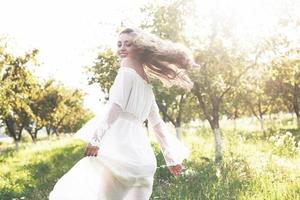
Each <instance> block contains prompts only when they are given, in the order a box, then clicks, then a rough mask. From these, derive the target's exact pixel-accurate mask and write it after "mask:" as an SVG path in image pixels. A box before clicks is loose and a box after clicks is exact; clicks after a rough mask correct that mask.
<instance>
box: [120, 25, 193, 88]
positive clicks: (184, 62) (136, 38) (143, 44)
mask: <svg viewBox="0 0 300 200" xmlns="http://www.w3.org/2000/svg"><path fill="white" fill-rule="evenodd" d="M121 34H129V35H132V36H133V41H132V45H133V47H135V49H136V50H137V53H138V54H139V57H140V60H141V61H142V64H143V66H144V67H145V72H146V74H147V75H148V76H150V77H154V78H158V79H159V80H160V81H161V82H162V83H163V85H164V86H166V87H171V86H173V85H176V86H178V87H181V88H183V89H185V90H188V91H190V90H191V89H192V88H193V82H192V81H191V80H190V78H189V76H188V74H187V70H189V69H191V68H193V67H199V65H198V64H196V63H195V62H194V59H193V57H192V56H191V55H192V54H191V52H190V51H189V50H188V49H187V48H186V47H184V46H183V45H180V44H178V43H174V42H171V41H168V40H162V39H160V38H159V37H157V36H155V35H153V34H150V33H146V32H144V31H142V30H139V29H132V28H126V29H124V30H123V31H121V32H120V35H121Z"/></svg>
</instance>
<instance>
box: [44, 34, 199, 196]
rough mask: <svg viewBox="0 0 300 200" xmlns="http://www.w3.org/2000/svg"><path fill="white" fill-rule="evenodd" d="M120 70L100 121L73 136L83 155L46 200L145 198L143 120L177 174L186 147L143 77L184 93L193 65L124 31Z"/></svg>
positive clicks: (151, 159)
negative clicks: (78, 140)
mask: <svg viewBox="0 0 300 200" xmlns="http://www.w3.org/2000/svg"><path fill="white" fill-rule="evenodd" d="M117 54H118V56H119V57H120V66H121V67H120V68H119V70H118V74H117V76H116V78H115V80H114V83H113V85H112V87H111V89H110V94H109V102H108V104H106V108H107V110H106V112H105V114H104V117H95V118H94V119H92V120H91V121H89V122H88V123H87V124H86V125H85V126H84V127H83V128H81V129H80V130H79V131H78V132H77V133H76V136H77V137H78V138H81V139H83V140H85V141H87V142H88V144H87V146H86V149H85V155H86V157H84V158H82V159H81V160H80V161H79V162H77V163H76V164H75V165H74V166H73V167H72V168H71V169H70V170H69V171H68V172H67V173H66V174H65V175H64V176H63V177H62V178H60V179H59V180H58V182H57V183H56V185H55V186H54V188H53V191H52V192H51V193H50V195H49V199H50V200H147V199H149V198H150V196H151V193H152V185H153V177H154V173H155V171H156V168H157V163H156V158H155V155H154V152H153V150H152V148H151V144H150V141H149V138H148V137H147V135H146V134H145V133H144V129H143V122H144V121H145V120H146V119H148V121H149V122H150V124H151V125H152V127H153V130H154V134H155V137H156V139H157V141H158V143H159V145H160V147H161V150H162V153H163V155H164V158H165V161H166V164H167V166H168V168H169V170H170V172H171V173H172V174H174V175H177V176H178V175H180V173H181V171H182V167H183V166H182V161H183V160H184V159H185V158H187V156H188V153H189V151H188V149H187V147H186V146H185V145H184V144H183V143H181V142H180V141H179V140H178V139H177V138H176V137H175V136H173V135H172V134H170V133H169V132H168V129H167V128H166V125H165V123H164V121H162V119H161V117H160V115H159V109H158V106H157V104H156V101H155V96H154V93H153V89H152V85H151V84H150V82H149V78H148V77H150V76H151V77H156V78H158V79H160V80H161V81H162V82H163V83H164V85H166V86H168V87H169V86H172V85H177V86H179V87H182V88H185V89H187V90H189V89H191V88H192V86H193V83H192V82H191V81H190V79H189V77H188V76H187V74H186V70H188V69H190V68H191V67H193V66H197V64H195V63H194V61H193V59H192V57H191V56H190V53H189V52H188V50H187V49H185V48H184V47H183V46H180V45H178V44H174V43H172V42H169V41H165V40H161V39H159V38H158V37H155V36H154V35H151V34H147V33H145V32H142V31H140V30H134V29H130V28H127V29H125V30H123V31H122V32H121V33H120V35H119V41H118V51H117Z"/></svg>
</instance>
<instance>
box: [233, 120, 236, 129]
mask: <svg viewBox="0 0 300 200" xmlns="http://www.w3.org/2000/svg"><path fill="white" fill-rule="evenodd" d="M233 130H235V131H236V118H234V119H233Z"/></svg>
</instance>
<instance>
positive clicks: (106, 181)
mask: <svg viewBox="0 0 300 200" xmlns="http://www.w3.org/2000/svg"><path fill="white" fill-rule="evenodd" d="M97 125H98V126H99V120H97V119H96V118H95V119H93V120H91V121H90V122H88V123H87V124H86V125H85V126H84V127H83V128H82V129H81V130H80V131H79V132H78V133H77V137H79V138H81V139H83V140H85V141H87V142H88V141H89V138H90V136H88V134H86V133H92V132H93V131H94V130H95V129H96V128H97ZM82 134H83V135H84V137H83V136H82ZM85 137H86V138H85ZM156 166H157V164H156V158H155V155H154V152H153V149H152V147H151V144H150V141H149V138H148V137H147V136H146V134H145V133H144V129H143V127H142V124H140V123H137V122H133V121H132V120H131V119H128V117H126V116H120V117H119V119H118V120H117V121H116V122H115V123H114V124H113V126H112V127H111V128H110V129H109V131H108V132H107V133H106V135H105V136H104V137H103V141H102V145H101V146H100V149H99V151H98V156H97V157H84V158H82V159H81V160H79V161H78V162H77V163H76V164H75V165H74V166H73V167H72V168H71V169H70V170H69V171H68V172H67V173H66V174H65V175H64V176H63V177H61V178H60V179H59V180H58V181H57V183H56V185H55V186H54V188H53V190H52V191H51V193H50V194H49V200H124V199H128V200H135V199H136V200H148V199H149V198H150V196H151V193H152V185H153V177H154V173H155V171H156ZM58 167H59V166H58Z"/></svg>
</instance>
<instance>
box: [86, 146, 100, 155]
mask: <svg viewBox="0 0 300 200" xmlns="http://www.w3.org/2000/svg"><path fill="white" fill-rule="evenodd" d="M98 149H99V148H98V147H95V146H92V145H90V144H88V145H87V146H86V148H85V151H84V156H97V155H98Z"/></svg>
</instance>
